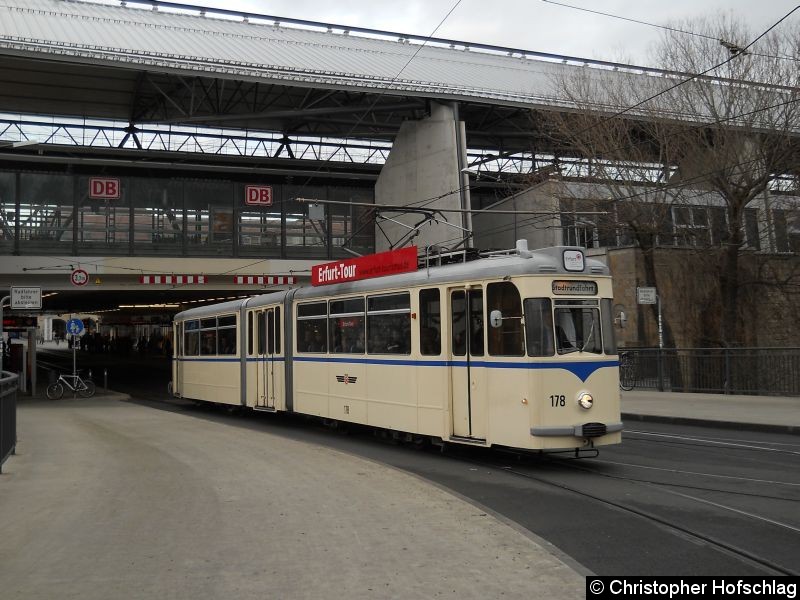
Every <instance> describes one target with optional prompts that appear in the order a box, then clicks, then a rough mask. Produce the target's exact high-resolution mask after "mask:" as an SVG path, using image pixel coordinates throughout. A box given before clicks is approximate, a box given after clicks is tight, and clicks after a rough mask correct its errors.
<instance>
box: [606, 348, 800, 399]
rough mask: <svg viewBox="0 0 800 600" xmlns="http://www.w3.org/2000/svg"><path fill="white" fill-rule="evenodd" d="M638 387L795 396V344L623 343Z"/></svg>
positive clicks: (798, 353)
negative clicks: (673, 345) (652, 345)
mask: <svg viewBox="0 0 800 600" xmlns="http://www.w3.org/2000/svg"><path fill="white" fill-rule="evenodd" d="M621 351H625V352H629V353H631V354H632V355H633V356H634V357H635V364H636V385H635V387H636V388H637V389H653V390H662V391H672V392H706V393H719V394H753V395H762V396H800V348H664V349H663V350H660V349H658V348H626V349H624V350H621Z"/></svg>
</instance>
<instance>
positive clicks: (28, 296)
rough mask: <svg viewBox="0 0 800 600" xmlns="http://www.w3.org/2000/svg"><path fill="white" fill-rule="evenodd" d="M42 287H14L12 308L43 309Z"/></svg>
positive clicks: (12, 289) (12, 290)
mask: <svg viewBox="0 0 800 600" xmlns="http://www.w3.org/2000/svg"><path fill="white" fill-rule="evenodd" d="M41 308H42V288H40V287H12V288H11V310H24V309H27V310H41Z"/></svg>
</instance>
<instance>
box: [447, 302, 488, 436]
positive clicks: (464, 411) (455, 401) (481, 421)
mask: <svg viewBox="0 0 800 600" xmlns="http://www.w3.org/2000/svg"><path fill="white" fill-rule="evenodd" d="M484 345H485V344H484V326H483V289H482V288H471V289H457V290H451V291H450V363H451V365H452V366H451V367H450V377H451V382H452V389H453V397H452V407H453V411H452V414H453V435H455V436H458V437H468V438H474V439H481V440H483V439H486V428H487V412H486V411H487V400H486V369H484V368H482V366H480V363H481V361H482V360H483V355H484Z"/></svg>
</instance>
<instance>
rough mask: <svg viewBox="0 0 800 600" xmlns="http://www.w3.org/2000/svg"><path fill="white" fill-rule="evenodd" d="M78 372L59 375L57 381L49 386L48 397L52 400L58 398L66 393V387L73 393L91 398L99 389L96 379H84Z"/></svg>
mask: <svg viewBox="0 0 800 600" xmlns="http://www.w3.org/2000/svg"><path fill="white" fill-rule="evenodd" d="M79 373H80V371H79V372H78V373H73V374H71V375H64V374H63V373H62V374H60V375H59V376H58V380H56V382H55V383H51V384H50V385H48V386H47V391H46V393H47V397H48V398H49V399H50V400H58V399H59V398H61V397H62V396H63V395H64V388H67V389H68V390H69V391H71V392H72V393H76V392H77V393H78V394H80V395H81V396H82V397H83V398H91V397H92V396H94V393H95V391H97V388H96V386H95V385H94V381H92V380H91V379H83V378H82V377H81V376H80V375H79Z"/></svg>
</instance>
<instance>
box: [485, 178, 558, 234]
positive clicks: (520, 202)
mask: <svg viewBox="0 0 800 600" xmlns="http://www.w3.org/2000/svg"><path fill="white" fill-rule="evenodd" d="M559 186H560V184H559V183H558V182H554V181H545V182H543V183H539V184H536V185H534V186H532V187H529V188H527V189H525V190H522V191H521V192H518V193H516V194H514V195H513V196H509V197H508V198H504V199H503V200H500V201H499V202H496V203H495V204H493V205H492V206H489V207H487V208H493V209H495V210H519V211H542V214H541V215H532V214H521V215H509V214H496V213H479V214H477V215H474V216H473V221H474V231H475V247H476V248H481V249H492V250H509V249H511V248H514V247H515V246H516V243H517V240H528V247H529V248H531V249H532V250H533V249H536V248H547V247H548V246H561V245H563V244H564V243H565V241H564V235H563V230H562V228H561V217H560V216H559V214H558V210H559V200H558V196H559V193H558V192H559Z"/></svg>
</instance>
